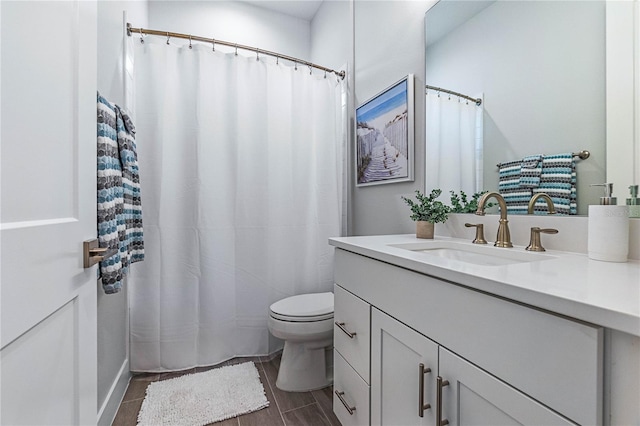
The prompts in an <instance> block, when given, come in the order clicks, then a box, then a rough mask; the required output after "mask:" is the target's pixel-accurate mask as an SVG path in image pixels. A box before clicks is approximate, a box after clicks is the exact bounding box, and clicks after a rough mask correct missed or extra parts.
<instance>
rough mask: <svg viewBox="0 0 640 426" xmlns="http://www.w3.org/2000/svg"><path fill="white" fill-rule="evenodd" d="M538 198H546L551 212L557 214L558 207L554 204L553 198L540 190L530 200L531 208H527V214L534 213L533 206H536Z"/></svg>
mask: <svg viewBox="0 0 640 426" xmlns="http://www.w3.org/2000/svg"><path fill="white" fill-rule="evenodd" d="M538 198H544V200H545V201H546V202H547V210H548V211H549V214H556V209H555V207H554V206H553V200H552V199H551V197H549V195H547V194H545V193H544V192H538V193H537V194H536V195H534V196H533V197H531V200H530V201H529V208H528V209H527V214H533V208H534V207H535V205H536V201H538Z"/></svg>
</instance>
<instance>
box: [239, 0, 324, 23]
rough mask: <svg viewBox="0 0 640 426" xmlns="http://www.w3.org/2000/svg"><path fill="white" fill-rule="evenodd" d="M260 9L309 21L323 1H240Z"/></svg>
mask: <svg viewBox="0 0 640 426" xmlns="http://www.w3.org/2000/svg"><path fill="white" fill-rule="evenodd" d="M240 1H243V2H245V3H249V4H252V5H254V6H257V7H260V8H262V9H267V10H271V11H274V12H279V13H283V14H285V15H289V16H293V17H296V18H300V19H304V20H305V21H311V20H312V19H313V17H314V16H315V14H316V12H317V11H318V9H319V8H320V5H321V4H322V2H323V0H240Z"/></svg>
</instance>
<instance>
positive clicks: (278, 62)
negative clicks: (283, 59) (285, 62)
mask: <svg viewBox="0 0 640 426" xmlns="http://www.w3.org/2000/svg"><path fill="white" fill-rule="evenodd" d="M279 64H280V56H278V55H276V65H279Z"/></svg>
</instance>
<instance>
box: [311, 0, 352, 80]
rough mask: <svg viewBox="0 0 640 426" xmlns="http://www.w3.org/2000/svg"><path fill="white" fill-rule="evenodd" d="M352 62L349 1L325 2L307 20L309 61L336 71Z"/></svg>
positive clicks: (335, 0)
mask: <svg viewBox="0 0 640 426" xmlns="http://www.w3.org/2000/svg"><path fill="white" fill-rule="evenodd" d="M352 61H353V19H352V17H351V4H350V2H349V0H334V1H325V2H324V3H322V5H321V6H320V8H319V9H318V11H317V12H316V15H315V16H314V17H313V19H312V21H311V62H313V63H315V64H318V65H322V66H324V67H328V68H333V69H339V68H340V67H342V66H343V65H345V64H347V63H349V64H351V65H352Z"/></svg>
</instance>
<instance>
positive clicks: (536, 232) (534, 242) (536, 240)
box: [526, 226, 558, 251]
mask: <svg viewBox="0 0 640 426" xmlns="http://www.w3.org/2000/svg"><path fill="white" fill-rule="evenodd" d="M540 233H544V234H557V233H558V230H557V229H553V228H544V229H542V228H538V227H537V226H534V227H533V228H531V238H530V240H529V245H528V246H527V248H526V250H528V251H546V250H545V249H544V247H542V243H541V242H540Z"/></svg>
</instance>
